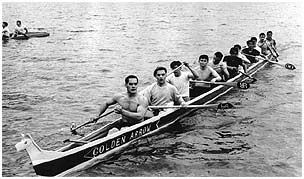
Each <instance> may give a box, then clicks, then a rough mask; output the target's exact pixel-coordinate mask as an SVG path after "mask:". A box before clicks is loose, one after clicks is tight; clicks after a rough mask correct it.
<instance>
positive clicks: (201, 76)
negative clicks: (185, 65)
mask: <svg viewBox="0 0 304 179" xmlns="http://www.w3.org/2000/svg"><path fill="white" fill-rule="evenodd" d="M198 62H199V64H200V65H199V66H198V67H196V68H195V71H196V73H197V75H198V79H197V80H199V81H211V82H216V81H221V80H222V78H221V76H220V75H219V74H218V73H217V72H216V71H215V70H214V69H213V68H212V67H210V66H209V65H208V62H209V57H208V56H207V55H201V56H200V57H199V58H198ZM210 88H211V85H210V84H207V83H195V84H194V86H193V88H192V90H191V91H190V96H191V97H196V96H198V95H201V94H203V93H204V92H207V91H208V90H210Z"/></svg>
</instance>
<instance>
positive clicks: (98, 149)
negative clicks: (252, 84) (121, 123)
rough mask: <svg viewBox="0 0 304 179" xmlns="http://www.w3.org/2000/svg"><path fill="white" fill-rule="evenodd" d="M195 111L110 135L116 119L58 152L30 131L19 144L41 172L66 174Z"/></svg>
mask: <svg viewBox="0 0 304 179" xmlns="http://www.w3.org/2000/svg"><path fill="white" fill-rule="evenodd" d="M268 63H269V61H266V60H264V61H259V62H257V63H255V64H253V65H251V66H250V67H249V68H248V69H247V75H246V74H243V73H240V74H238V75H237V76H235V77H234V78H232V79H230V80H228V82H240V81H244V80H246V79H248V75H253V74H255V73H256V72H257V71H259V70H260V69H262V68H263V67H264V66H265V65H266V64H268ZM232 88H233V87H231V86H225V85H219V86H216V87H215V88H213V89H211V90H210V91H208V92H206V93H204V94H201V95H199V96H197V97H195V98H194V99H192V100H190V101H188V102H187V104H189V105H199V104H200V105H202V104H209V103H211V102H212V101H214V100H215V99H217V98H219V97H220V96H222V95H224V94H226V93H227V92H228V91H230V90H231V89H232ZM195 110H197V109H195V108H194V109H193V108H192V109H189V108H179V109H176V108H174V109H170V110H168V111H166V112H163V113H160V114H159V115H158V116H155V117H152V118H150V119H147V120H145V121H143V122H141V123H139V124H136V125H133V126H130V127H127V128H123V129H121V130H120V131H118V132H115V133H113V134H109V135H108V132H109V130H110V129H111V128H112V127H114V126H115V124H116V122H117V121H118V120H115V121H113V122H112V123H110V124H108V125H106V126H104V127H102V128H100V129H98V130H96V131H93V132H91V133H89V134H88V135H87V136H84V137H82V138H80V139H79V140H77V141H73V142H72V143H70V144H69V145H67V146H64V147H63V148H61V149H58V150H56V151H48V150H43V149H41V148H40V147H39V146H38V144H37V143H36V142H35V141H34V139H33V138H32V137H31V135H30V134H26V135H23V137H22V140H21V141H20V142H19V143H17V144H16V148H17V150H18V151H20V150H23V149H25V150H26V151H27V153H28V155H29V156H30V159H31V161H32V165H33V168H34V170H35V172H36V174H37V175H41V176H65V175H67V174H68V173H70V172H72V171H75V170H79V169H83V168H85V167H88V166H91V165H92V164H95V163H100V162H102V161H106V160H108V159H110V158H111V157H113V156H116V155H117V154H119V153H121V152H122V151H123V150H124V149H125V148H126V147H128V146H130V145H131V144H132V143H134V142H135V141H137V140H139V139H141V138H144V137H148V136H150V135H153V134H154V133H156V132H158V131H160V130H161V129H164V128H166V127H168V126H169V125H171V124H173V123H175V122H176V121H178V120H180V119H182V118H183V117H185V116H186V115H188V114H189V113H191V112H193V111H195Z"/></svg>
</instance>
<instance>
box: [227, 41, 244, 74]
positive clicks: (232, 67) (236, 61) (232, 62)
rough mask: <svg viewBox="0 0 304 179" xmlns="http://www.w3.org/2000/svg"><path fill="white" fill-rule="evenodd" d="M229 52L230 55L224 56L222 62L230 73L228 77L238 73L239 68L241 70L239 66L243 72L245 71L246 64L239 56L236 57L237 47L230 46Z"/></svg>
mask: <svg viewBox="0 0 304 179" xmlns="http://www.w3.org/2000/svg"><path fill="white" fill-rule="evenodd" d="M229 53H230V55H228V56H225V57H224V60H223V62H225V63H226V64H227V69H228V72H229V74H230V78H233V77H235V76H236V75H238V73H239V70H241V67H242V70H243V71H244V73H246V71H247V68H246V65H245V64H244V62H243V60H242V59H241V58H239V57H237V54H238V49H237V48H234V47H232V48H231V49H230V51H229Z"/></svg>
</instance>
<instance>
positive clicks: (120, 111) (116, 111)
mask: <svg viewBox="0 0 304 179" xmlns="http://www.w3.org/2000/svg"><path fill="white" fill-rule="evenodd" d="M122 110H123V109H122V107H121V106H120V105H117V106H115V108H114V112H115V113H117V114H121V113H122Z"/></svg>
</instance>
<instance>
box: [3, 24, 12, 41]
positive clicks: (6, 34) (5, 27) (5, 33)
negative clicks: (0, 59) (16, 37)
mask: <svg viewBox="0 0 304 179" xmlns="http://www.w3.org/2000/svg"><path fill="white" fill-rule="evenodd" d="M2 28H3V29H2V40H6V39H9V38H10V31H9V28H8V23H7V22H2Z"/></svg>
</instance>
